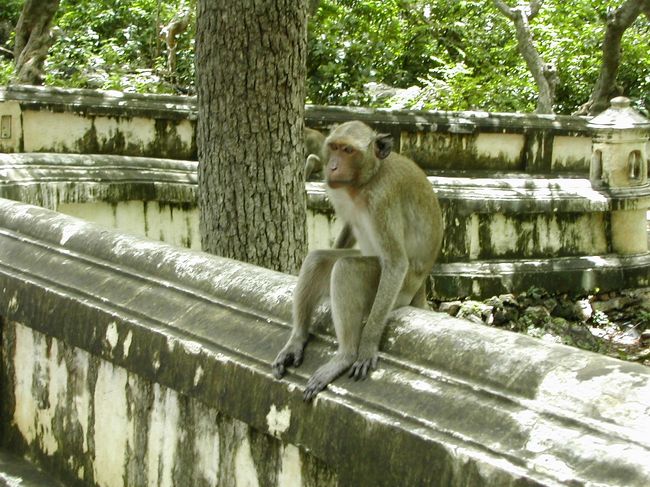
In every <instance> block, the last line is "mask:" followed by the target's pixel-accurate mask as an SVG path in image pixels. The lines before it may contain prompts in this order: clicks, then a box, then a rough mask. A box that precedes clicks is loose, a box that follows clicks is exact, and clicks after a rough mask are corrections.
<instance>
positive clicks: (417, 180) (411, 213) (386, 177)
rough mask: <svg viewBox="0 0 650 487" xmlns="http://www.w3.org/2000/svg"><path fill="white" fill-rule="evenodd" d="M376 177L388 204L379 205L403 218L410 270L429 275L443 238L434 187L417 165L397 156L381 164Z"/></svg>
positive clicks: (392, 154)
mask: <svg viewBox="0 0 650 487" xmlns="http://www.w3.org/2000/svg"><path fill="white" fill-rule="evenodd" d="M377 176H380V177H379V178H377V183H378V185H381V186H383V188H382V189H381V190H380V191H378V192H377V193H378V194H380V195H383V199H385V201H377V202H376V204H378V205H380V206H385V207H387V208H389V209H390V210H389V214H394V213H399V214H400V216H401V219H402V222H403V228H402V229H401V231H402V233H403V235H402V238H403V240H402V241H403V242H404V243H405V247H406V249H405V250H406V253H407V255H408V256H409V261H410V263H411V266H413V267H418V268H420V267H422V268H423V269H424V271H425V272H428V271H429V270H430V268H431V266H433V264H434V262H435V260H436V258H437V257H438V254H439V253H440V248H441V246H442V237H443V229H442V223H443V222H442V211H441V209H440V204H439V203H438V198H437V197H436V195H435V193H434V191H433V188H432V186H431V183H430V182H429V180H428V178H427V176H426V174H425V173H424V171H423V170H422V169H421V168H420V167H419V166H418V165H417V164H416V163H415V162H413V161H412V160H411V159H409V158H408V157H405V156H403V155H401V154H397V153H391V154H390V156H388V157H387V158H386V159H385V160H384V161H382V164H381V167H380V169H379V173H378V174H377ZM373 179H374V178H373ZM372 192H373V193H374V192H375V191H372ZM393 218H398V217H397V215H395V216H393Z"/></svg>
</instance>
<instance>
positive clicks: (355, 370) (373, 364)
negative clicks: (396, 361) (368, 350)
mask: <svg viewBox="0 0 650 487" xmlns="http://www.w3.org/2000/svg"><path fill="white" fill-rule="evenodd" d="M378 361H379V358H378V357H377V355H374V356H372V357H370V358H367V359H363V360H357V361H356V362H355V363H354V364H352V367H351V368H350V375H349V376H350V377H352V378H354V380H365V378H366V377H368V372H369V371H371V370H374V369H376V368H377V362H378Z"/></svg>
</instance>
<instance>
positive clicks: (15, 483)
mask: <svg viewBox="0 0 650 487" xmlns="http://www.w3.org/2000/svg"><path fill="white" fill-rule="evenodd" d="M0 487H64V484H62V483H61V482H59V481H58V480H56V479H54V478H53V477H52V476H51V475H48V474H47V473H45V472H43V471H42V470H41V469H40V468H38V467H37V466H36V465H34V464H33V463H30V462H29V461H27V460H25V459H24V458H21V457H19V456H17V455H14V454H13V453H10V452H7V451H5V450H0Z"/></svg>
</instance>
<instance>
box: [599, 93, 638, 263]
mask: <svg viewBox="0 0 650 487" xmlns="http://www.w3.org/2000/svg"><path fill="white" fill-rule="evenodd" d="M588 126H589V127H590V128H591V129H592V130H593V142H592V156H591V166H590V171H589V179H590V180H591V184H592V186H593V187H594V188H598V189H602V190H603V191H604V192H606V193H608V194H609V196H610V197H611V199H612V213H611V234H612V250H613V251H614V252H615V253H617V254H637V253H643V252H647V251H648V238H647V216H646V213H647V207H646V206H645V205H641V207H639V205H638V204H637V202H638V201H639V199H638V198H637V197H636V194H635V193H636V191H635V190H637V189H638V190H640V191H642V192H644V189H647V187H648V153H647V145H646V144H647V142H648V136H649V134H650V120H648V119H646V118H645V117H643V116H642V115H641V114H640V113H638V112H637V111H635V110H634V109H633V108H632V107H630V100H629V99H627V98H625V97H617V98H614V99H613V100H612V104H611V107H610V108H609V109H607V110H605V111H604V112H603V113H601V114H600V115H598V116H596V117H594V118H593V119H592V120H591V121H590V122H589V124H588ZM641 201H642V200H641Z"/></svg>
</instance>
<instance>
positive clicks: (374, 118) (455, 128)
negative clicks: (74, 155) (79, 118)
mask: <svg viewBox="0 0 650 487" xmlns="http://www.w3.org/2000/svg"><path fill="white" fill-rule="evenodd" d="M2 101H16V102H18V103H20V105H21V106H23V107H24V108H35V107H41V106H44V107H47V108H48V109H50V110H53V111H57V112H63V111H69V112H74V113H82V114H89V115H93V114H95V115H110V116H116V117H118V116H119V117H133V116H146V117H154V118H171V119H180V118H187V119H189V120H192V121H195V120H196V117H197V108H196V97H195V96H179V95H158V94H140V93H123V92H118V91H102V90H88V89H77V88H58V87H42V86H27V85H10V86H8V87H4V88H0V102H2ZM305 120H306V122H307V125H309V126H314V127H317V128H326V127H330V126H332V125H334V124H337V123H341V122H344V121H346V120H362V121H365V122H368V123H371V124H372V125H373V126H376V127H378V128H380V129H384V130H390V129H397V128H398V129H400V130H404V131H411V132H415V131H421V130H423V131H429V132H450V133H458V134H464V133H466V134H471V133H476V132H478V131H482V132H494V133H501V132H504V131H506V132H509V133H525V132H528V131H530V130H543V131H548V132H549V133H553V134H558V135H578V134H584V135H587V136H591V130H590V129H589V127H588V126H587V122H588V118H585V117H574V116H568V115H544V114H535V113H497V112H482V111H459V112H451V111H433V110H393V109H381V108H376V109H375V108H355V107H342V106H320V105H307V106H306V107H305Z"/></svg>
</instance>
